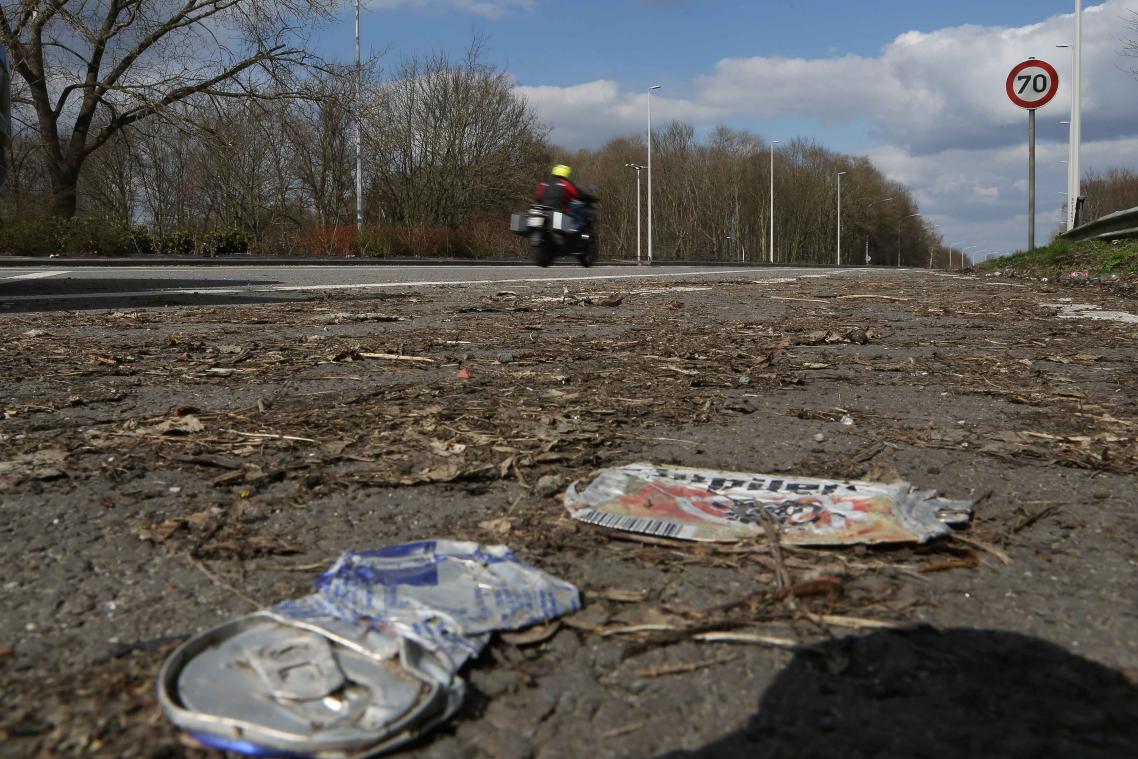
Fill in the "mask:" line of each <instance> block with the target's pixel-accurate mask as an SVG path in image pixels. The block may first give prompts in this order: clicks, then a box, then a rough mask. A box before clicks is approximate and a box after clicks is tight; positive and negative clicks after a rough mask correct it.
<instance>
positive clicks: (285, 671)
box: [248, 633, 347, 701]
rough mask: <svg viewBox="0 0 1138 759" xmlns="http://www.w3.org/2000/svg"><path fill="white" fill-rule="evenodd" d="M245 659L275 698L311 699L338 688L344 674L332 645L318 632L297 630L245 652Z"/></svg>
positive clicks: (343, 679)
mask: <svg viewBox="0 0 1138 759" xmlns="http://www.w3.org/2000/svg"><path fill="white" fill-rule="evenodd" d="M248 658H249V663H250V664H251V665H252V666H253V669H254V670H256V672H257V674H259V675H260V676H261V679H262V680H264V681H265V684H266V685H267V686H268V689H269V692H270V693H272V695H273V697H274V698H276V699H278V700H289V701H313V700H315V699H319V698H324V697H325V696H330V695H331V694H333V693H335V692H336V691H338V690H340V688H342V687H343V686H344V684H345V681H346V679H347V678H346V677H345V676H344V673H343V672H342V671H341V670H340V665H339V664H337V663H336V657H335V656H334V655H333V653H332V646H331V645H330V644H329V642H328V640H327V639H326V638H324V637H322V636H319V635H313V634H310V633H297V634H296V635H290V636H288V637H287V638H281V639H278V640H274V641H273V642H272V643H269V644H267V645H264V646H259V647H257V648H255V649H253V650H251V651H249V652H248Z"/></svg>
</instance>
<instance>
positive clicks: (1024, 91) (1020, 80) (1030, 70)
mask: <svg viewBox="0 0 1138 759" xmlns="http://www.w3.org/2000/svg"><path fill="white" fill-rule="evenodd" d="M1007 91H1008V98H1010V99H1011V101H1012V102H1013V103H1015V104H1016V105H1018V106H1019V107H1020V108H1027V109H1029V110H1035V109H1036V108H1042V107H1043V106H1045V105H1047V104H1048V103H1050V102H1051V99H1052V98H1053V97H1055V94H1056V93H1057V92H1059V72H1057V71H1056V70H1055V67H1054V66H1052V65H1051V64H1050V63H1047V62H1046V61H1039V60H1036V59H1034V58H1031V59H1028V60H1026V61H1024V62H1023V63H1021V64H1019V65H1018V66H1016V67H1015V68H1013V69H1012V72H1011V73H1010V74H1008V83H1007Z"/></svg>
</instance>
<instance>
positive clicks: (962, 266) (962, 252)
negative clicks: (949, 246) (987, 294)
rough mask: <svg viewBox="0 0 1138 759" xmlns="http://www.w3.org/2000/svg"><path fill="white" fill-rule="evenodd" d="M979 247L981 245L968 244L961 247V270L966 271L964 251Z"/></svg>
mask: <svg viewBox="0 0 1138 759" xmlns="http://www.w3.org/2000/svg"><path fill="white" fill-rule="evenodd" d="M979 247H980V246H979V245H968V246H966V247H963V248H961V249H960V270H961V271H964V252H965V251H968V250H971V249H972V248H979Z"/></svg>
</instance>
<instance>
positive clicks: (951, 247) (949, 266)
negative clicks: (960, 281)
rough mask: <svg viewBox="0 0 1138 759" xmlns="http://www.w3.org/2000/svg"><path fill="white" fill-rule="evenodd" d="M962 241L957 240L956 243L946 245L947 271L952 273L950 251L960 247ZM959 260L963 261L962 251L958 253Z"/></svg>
mask: <svg viewBox="0 0 1138 759" xmlns="http://www.w3.org/2000/svg"><path fill="white" fill-rule="evenodd" d="M962 242H964V240H957V241H956V242H953V243H949V245H948V270H949V271H952V249H953V248H955V247H956V246H957V245H960V244H961V243H962ZM960 260H961V261H963V260H964V251H960Z"/></svg>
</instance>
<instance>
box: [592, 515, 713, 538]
mask: <svg viewBox="0 0 1138 759" xmlns="http://www.w3.org/2000/svg"><path fill="white" fill-rule="evenodd" d="M573 518H574V519H578V520H580V521H582V522H588V523H589V524H595V525H597V526H598V527H608V528H609V529H613V530H624V531H625V532H637V533H640V534H642V535H653V536H655V537H658V538H679V539H686V540H692V539H693V538H694V536H695V528H694V527H693V526H691V525H685V524H681V523H679V522H673V521H672V520H670V519H656V518H654V517H630V516H627V515H624V514H610V513H608V512H605V511H597V510H596V509H581V510H580V511H576V512H573Z"/></svg>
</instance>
